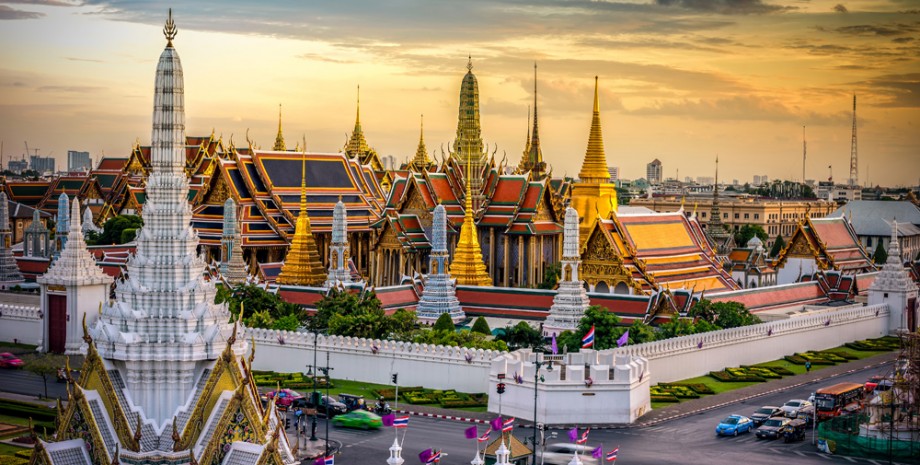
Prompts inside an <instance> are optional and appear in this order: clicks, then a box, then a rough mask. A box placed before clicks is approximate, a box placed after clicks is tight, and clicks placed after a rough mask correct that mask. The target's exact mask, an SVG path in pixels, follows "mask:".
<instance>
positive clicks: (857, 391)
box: [815, 383, 865, 420]
mask: <svg viewBox="0 0 920 465" xmlns="http://www.w3.org/2000/svg"><path fill="white" fill-rule="evenodd" d="M864 392H865V386H863V385H862V384H857V383H840V384H835V385H833V386H828V387H825V388H821V389H818V390H817V391H816V392H815V414H816V415H817V417H818V419H819V420H823V419H827V418H831V417H837V416H840V415H846V414H848V413H851V412H853V411H855V410H859V409H860V408H862V399H863V393H864Z"/></svg>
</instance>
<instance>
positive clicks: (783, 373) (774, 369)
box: [767, 366, 795, 376]
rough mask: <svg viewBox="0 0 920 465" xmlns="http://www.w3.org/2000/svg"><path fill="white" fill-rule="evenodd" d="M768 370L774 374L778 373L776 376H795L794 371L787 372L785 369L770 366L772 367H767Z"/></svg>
mask: <svg viewBox="0 0 920 465" xmlns="http://www.w3.org/2000/svg"><path fill="white" fill-rule="evenodd" d="M767 368H769V369H770V371H772V372H773V373H776V374H778V375H780V376H792V375H795V373H793V372H792V371H790V370H787V369H786V368H783V367H775V366H770V367H767Z"/></svg>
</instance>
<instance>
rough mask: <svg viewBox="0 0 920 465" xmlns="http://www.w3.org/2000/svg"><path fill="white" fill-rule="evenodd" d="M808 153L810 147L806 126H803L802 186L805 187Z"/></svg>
mask: <svg viewBox="0 0 920 465" xmlns="http://www.w3.org/2000/svg"><path fill="white" fill-rule="evenodd" d="M807 153H808V145H807V144H806V142H805V125H804V124H803V125H802V185H803V186H804V185H805V156H806V154H807ZM803 190H804V189H803Z"/></svg>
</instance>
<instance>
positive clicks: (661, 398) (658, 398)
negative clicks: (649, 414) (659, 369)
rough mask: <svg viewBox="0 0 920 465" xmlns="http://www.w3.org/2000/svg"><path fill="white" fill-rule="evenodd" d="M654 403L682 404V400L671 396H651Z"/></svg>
mask: <svg viewBox="0 0 920 465" xmlns="http://www.w3.org/2000/svg"><path fill="white" fill-rule="evenodd" d="M651 401H652V402H680V399H678V398H677V397H674V396H671V395H657V396H651Z"/></svg>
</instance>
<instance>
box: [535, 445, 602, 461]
mask: <svg viewBox="0 0 920 465" xmlns="http://www.w3.org/2000/svg"><path fill="white" fill-rule="evenodd" d="M594 449H596V447H591V446H582V445H579V444H569V443H564V442H560V443H557V444H550V445H548V446H546V450H545V451H544V452H543V463H545V464H547V465H567V464H568V463H569V462H571V461H572V457H573V456H574V455H575V451H576V450H577V451H578V459H579V460H581V463H583V464H584V465H597V463H598V462H597V459H596V458H594V457H591V451H593V450H594Z"/></svg>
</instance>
